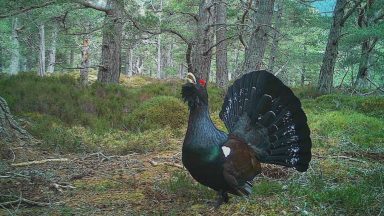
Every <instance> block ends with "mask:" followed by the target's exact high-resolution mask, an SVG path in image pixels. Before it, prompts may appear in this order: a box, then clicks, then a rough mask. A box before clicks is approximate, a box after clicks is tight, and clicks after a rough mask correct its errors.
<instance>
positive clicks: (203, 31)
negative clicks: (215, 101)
mask: <svg viewBox="0 0 384 216" xmlns="http://www.w3.org/2000/svg"><path fill="white" fill-rule="evenodd" d="M214 18H215V16H214V12H213V0H201V2H200V5H199V16H198V23H197V32H196V45H195V46H194V52H193V54H194V55H193V58H192V60H193V67H194V68H193V72H194V73H195V74H196V75H197V77H199V78H200V79H204V80H206V81H207V82H208V81H209V74H210V71H211V57H212V49H211V47H212V46H213V38H214V32H213V28H212V24H213V23H214Z"/></svg>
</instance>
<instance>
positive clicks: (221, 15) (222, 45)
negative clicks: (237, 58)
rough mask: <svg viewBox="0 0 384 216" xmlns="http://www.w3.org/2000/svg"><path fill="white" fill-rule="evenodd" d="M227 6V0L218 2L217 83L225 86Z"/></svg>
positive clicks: (226, 82) (226, 72) (226, 69)
mask: <svg viewBox="0 0 384 216" xmlns="http://www.w3.org/2000/svg"><path fill="white" fill-rule="evenodd" d="M226 24H227V6H226V1H225V0H219V1H218V2H216V43H218V45H217V46H216V84H217V85H218V86H219V87H221V88H224V87H225V86H227V85H228V64H227V59H228V58H227V41H226V38H227V28H226Z"/></svg>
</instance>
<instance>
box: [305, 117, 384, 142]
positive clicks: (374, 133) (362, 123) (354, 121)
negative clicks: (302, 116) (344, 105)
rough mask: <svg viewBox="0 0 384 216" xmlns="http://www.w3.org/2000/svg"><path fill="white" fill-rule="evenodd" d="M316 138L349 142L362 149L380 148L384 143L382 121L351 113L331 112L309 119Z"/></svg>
mask: <svg viewBox="0 0 384 216" xmlns="http://www.w3.org/2000/svg"><path fill="white" fill-rule="evenodd" d="M309 124H310V128H311V130H312V133H313V134H314V135H316V136H321V137H327V138H331V139H336V140H338V142H341V141H343V140H350V141H352V142H353V143H355V144H358V145H359V146H360V147H362V148H374V147H381V146H382V145H383V143H384V135H383V134H384V127H383V125H384V120H381V119H378V118H374V117H370V116H366V115H364V114H361V113H357V112H351V111H331V112H325V113H322V114H318V115H314V114H313V115H311V116H310V117H309Z"/></svg>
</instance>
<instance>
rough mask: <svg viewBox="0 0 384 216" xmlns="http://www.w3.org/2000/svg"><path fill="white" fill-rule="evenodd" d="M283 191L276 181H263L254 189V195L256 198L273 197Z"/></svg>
mask: <svg viewBox="0 0 384 216" xmlns="http://www.w3.org/2000/svg"><path fill="white" fill-rule="evenodd" d="M281 191H282V186H281V185H280V184H279V183H278V182H275V181H267V180H263V181H260V182H257V184H255V185H254V187H253V193H254V194H255V195H256V196H263V197H264V196H271V195H274V194H278V193H280V192H281Z"/></svg>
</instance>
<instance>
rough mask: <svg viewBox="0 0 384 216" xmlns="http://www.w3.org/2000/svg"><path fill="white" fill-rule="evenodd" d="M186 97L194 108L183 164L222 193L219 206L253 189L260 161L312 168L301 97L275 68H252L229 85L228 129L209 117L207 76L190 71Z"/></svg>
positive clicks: (225, 113) (224, 110)
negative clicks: (273, 71) (274, 72)
mask: <svg viewBox="0 0 384 216" xmlns="http://www.w3.org/2000/svg"><path fill="white" fill-rule="evenodd" d="M182 96H183V98H184V100H185V101H186V102H188V106H189V108H190V116H189V121H188V129H187V133H186V136H185V139H184V143H183V149H182V153H183V156H182V160H183V164H184V166H185V167H186V168H187V169H188V171H189V172H190V173H191V175H192V177H193V178H194V179H196V180H197V181H198V182H200V183H201V184H203V185H206V186H208V187H210V188H212V189H214V190H216V191H217V192H218V194H219V199H218V205H220V204H221V203H222V202H223V201H224V202H226V201H228V195H227V193H232V194H235V195H248V194H249V193H251V191H252V190H251V187H252V184H251V183H250V182H251V181H252V179H253V178H254V177H255V176H256V175H257V174H259V173H260V172H261V165H260V163H272V164H278V165H283V166H287V167H294V168H295V169H297V170H298V171H302V172H303V171H306V170H307V169H308V164H309V162H310V160H311V139H310V131H309V128H308V125H307V118H306V116H305V113H304V112H303V110H302V108H301V103H300V101H299V99H298V98H297V97H296V96H295V95H294V94H293V92H292V91H291V90H290V89H289V88H288V87H287V86H285V85H284V84H283V83H282V82H281V81H280V80H279V79H277V78H276V77H275V76H273V75H272V74H271V73H269V72H267V71H255V72H251V73H248V74H245V75H244V76H242V77H241V78H240V79H238V80H236V81H235V82H234V83H233V85H232V86H231V87H229V89H228V91H227V95H226V97H225V99H224V103H223V106H222V110H221V112H220V118H221V119H222V120H223V121H224V123H225V125H226V127H227V129H228V132H229V134H226V133H224V132H222V131H220V130H218V129H217V128H216V126H215V125H214V124H213V122H212V121H211V119H210V116H209V111H208V94H207V91H206V88H205V82H204V81H200V80H198V81H196V78H195V77H194V76H193V75H192V74H188V83H187V84H185V85H184V86H183V88H182Z"/></svg>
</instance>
